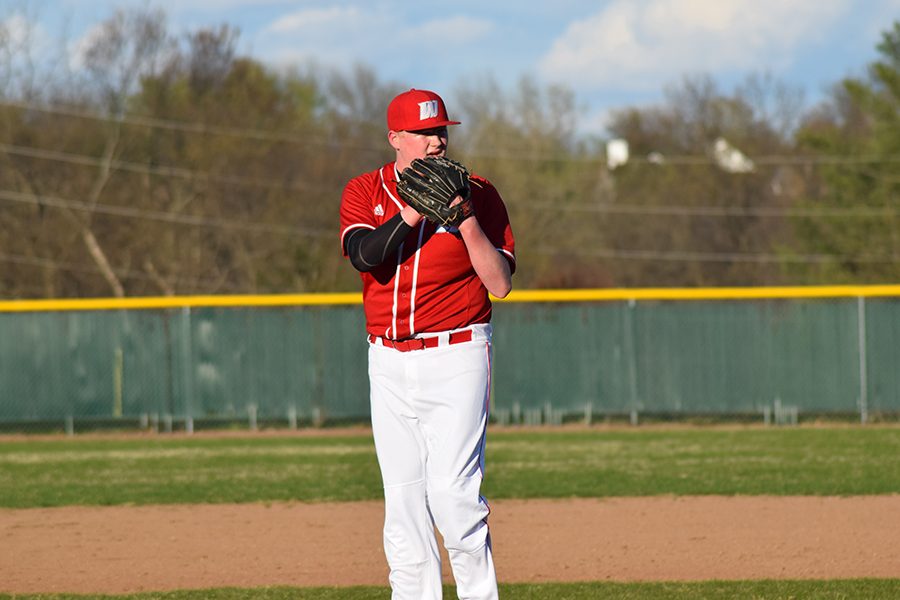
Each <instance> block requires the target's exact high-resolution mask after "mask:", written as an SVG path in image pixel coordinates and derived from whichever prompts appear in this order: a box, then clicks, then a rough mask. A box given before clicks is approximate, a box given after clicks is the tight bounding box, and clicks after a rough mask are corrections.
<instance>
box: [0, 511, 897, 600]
mask: <svg viewBox="0 0 900 600" xmlns="http://www.w3.org/2000/svg"><path fill="white" fill-rule="evenodd" d="M381 518H382V506H381V503H378V502H356V503H344V504H299V503H271V504H240V505H236V504H226V505H176V506H140V507H96V508H94V507H90V508H88V507H66V508H52V509H27V510H9V509H3V510H0V591H2V592H12V593H30V592H75V593H90V592H96V593H127V592H136V591H148V590H159V591H162V590H171V589H195V588H209V587H222V586H239V587H258V586H267V585H291V586H317V585H359V584H373V585H386V583H387V570H386V567H385V564H384V556H383V554H382V550H381V533H380V528H381ZM491 531H492V535H493V539H494V547H495V557H496V563H497V573H498V576H499V578H500V580H501V581H503V582H540V581H592V580H615V581H639V580H640V581H647V580H705V579H761V578H790V579H833V578H846V577H900V545H898V544H897V540H898V539H900V496H896V495H895V496H867V497H848V498H835V497H827V498H818V497H715V496H708V497H707V496H703V497H654V498H614V499H605V500H593V499H587V500H553V501H551V500H505V501H496V502H493V503H492V514H491ZM444 562H445V564H446V559H445V561H444ZM445 574H446V569H445ZM448 581H449V579H448Z"/></svg>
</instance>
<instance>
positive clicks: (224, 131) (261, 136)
mask: <svg viewBox="0 0 900 600" xmlns="http://www.w3.org/2000/svg"><path fill="white" fill-rule="evenodd" d="M0 106H9V107H12V108H20V109H22V110H29V111H34V112H42V113H47V114H53V115H63V116H67V117H77V118H79V119H88V120H92V121H103V122H105V123H120V124H123V125H137V126H140V127H147V128H154V129H166V130H169V131H183V132H186V133H197V134H204V135H218V136H223V137H233V138H238V139H253V140H261V141H270V142H286V143H290V144H297V145H300V146H334V145H340V146H343V147H345V148H349V149H352V150H368V151H374V150H376V148H375V147H372V146H358V145H350V144H341V143H337V142H335V141H333V140H330V139H326V138H324V137H318V138H314V137H312V136H310V135H306V134H304V135H295V134H287V133H279V132H275V131H269V130H266V129H251V128H242V127H223V126H220V125H209V124H206V123H197V122H191V121H177V120H174V119H161V118H158V117H141V116H136V115H118V116H112V115H103V114H100V113H96V112H91V111H87V110H82V109H76V108H67V107H64V106H60V105H56V106H38V105H35V104H29V103H27V102H16V101H14V100H5V101H2V102H0ZM377 150H378V151H383V150H384V148H382V147H378V148H377Z"/></svg>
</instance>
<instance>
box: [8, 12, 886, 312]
mask: <svg viewBox="0 0 900 600" xmlns="http://www.w3.org/2000/svg"><path fill="white" fill-rule="evenodd" d="M237 40H238V33H237V31H236V30H235V29H234V28H232V27H230V26H227V25H221V26H217V27H211V28H201V29H198V30H195V31H192V32H189V33H187V34H185V35H180V36H177V35H174V34H173V33H172V32H171V31H170V28H169V25H168V23H167V20H166V17H165V14H164V13H162V12H160V11H155V10H147V9H140V10H128V11H117V12H115V13H114V14H113V15H112V16H111V17H110V18H109V19H108V20H106V21H105V22H103V23H102V25H101V27H100V28H99V29H98V30H97V33H96V35H94V36H92V37H91V38H90V41H89V42H88V43H87V44H86V45H85V46H84V47H83V48H82V49H81V52H80V54H79V56H78V60H80V61H81V64H79V65H77V66H76V67H73V66H71V65H69V64H65V61H63V60H60V61H58V62H56V63H54V62H52V61H48V60H46V59H43V60H41V61H38V60H34V56H33V53H34V52H35V50H34V48H33V46H31V45H29V40H28V39H27V38H26V39H24V40H23V39H21V36H20V37H18V38H17V37H15V36H11V35H6V34H4V31H3V30H2V29H0V297H3V298H64V297H98V296H142V295H173V294H224V293H298V292H325V291H351V290H356V289H358V280H357V276H356V274H355V272H354V271H353V269H352V268H351V267H350V265H349V264H348V263H347V261H345V260H343V259H342V258H341V256H340V247H339V241H338V239H339V238H338V234H339V232H338V217H337V214H338V207H339V202H340V194H341V190H342V188H343V186H344V184H345V183H346V182H347V180H349V179H350V178H351V177H353V176H355V175H357V174H359V173H362V172H364V171H368V170H372V169H374V168H376V167H377V166H379V165H381V164H383V163H385V162H387V161H389V160H391V152H390V148H389V146H388V145H387V143H386V131H385V125H384V110H385V107H386V106H387V103H388V102H389V100H390V99H391V98H392V97H393V96H394V95H395V94H396V93H399V92H400V91H403V90H405V89H408V88H409V87H411V86H414V85H415V82H394V81H381V80H380V79H379V78H378V76H377V74H376V73H375V72H374V71H373V70H372V69H371V68H368V67H365V66H358V67H356V68H355V69H353V70H352V71H350V72H343V73H342V72H337V71H328V70H324V69H317V68H313V67H307V68H304V69H296V70H294V71H290V72H286V71H283V70H281V71H280V70H276V69H273V68H271V67H269V66H267V65H265V64H263V63H261V62H260V61H258V60H255V59H253V58H252V57H249V56H241V55H239V54H238V52H237V51H236V47H237ZM877 50H878V53H879V59H878V60H877V61H875V62H874V63H872V64H871V65H868V66H867V70H866V73H865V75H864V76H861V77H858V78H848V79H846V80H844V81H840V82H836V83H835V85H834V87H833V89H832V91H831V93H830V95H829V97H828V99H827V100H826V101H825V102H823V103H821V104H820V105H818V106H815V107H813V108H807V107H805V106H804V105H803V102H802V98H801V96H800V93H799V92H798V91H797V90H795V89H793V88H791V86H790V85H789V84H787V83H785V82H781V81H778V80H776V79H774V78H772V77H768V76H762V75H750V76H748V77H747V79H746V80H745V81H744V83H743V84H742V85H739V86H737V87H736V88H735V89H734V90H731V91H728V92H725V91H722V90H720V89H719V87H718V86H717V85H716V83H715V82H714V81H713V80H712V79H710V78H708V77H693V78H685V79H684V80H682V81H680V82H678V83H676V84H674V85H672V86H671V87H670V88H669V89H668V90H667V92H666V95H665V100H664V101H663V102H662V103H660V104H659V105H657V106H653V107H633V108H626V109H623V110H619V111H616V112H615V113H614V114H613V115H612V116H611V118H610V122H609V126H608V130H609V132H610V136H611V137H615V138H621V139H623V140H627V142H628V147H629V159H628V161H627V162H625V163H624V164H619V165H612V164H611V163H610V162H609V161H608V158H609V157H608V156H607V151H606V143H605V142H606V140H603V139H600V138H598V137H589V136H584V135H581V132H580V123H579V111H580V107H579V106H578V103H577V100H576V98H575V96H574V94H573V93H572V91H571V90H568V89H566V88H563V87H559V86H541V85H540V84H538V83H536V82H535V81H534V80H533V79H531V78H528V77H523V78H522V79H521V80H520V81H519V83H518V85H517V86H515V87H514V88H512V89H505V88H502V87H501V86H500V85H499V84H498V83H497V82H496V81H494V80H492V79H491V78H489V77H484V78H482V79H481V80H478V81H469V82H466V83H461V84H459V85H458V86H457V87H456V89H454V90H441V91H442V93H443V94H444V96H445V98H446V99H447V100H448V104H449V106H450V109H451V113H452V115H453V116H454V118H458V119H459V120H461V121H463V125H461V126H459V127H457V128H454V129H453V131H452V138H451V142H450V147H451V154H452V155H453V156H454V157H455V158H457V159H459V160H461V161H462V162H464V163H466V164H467V165H469V166H470V168H471V169H472V170H473V171H475V172H478V173H480V174H483V175H485V176H487V177H488V178H489V179H491V180H492V181H493V182H494V183H495V184H496V185H497V187H498V189H499V190H500V191H501V193H502V195H503V197H504V200H505V201H506V203H507V205H508V207H509V210H510V215H511V219H512V223H513V228H514V231H515V233H516V238H517V255H518V264H519V270H518V273H517V275H516V282H515V285H516V287H518V288H520V289H523V288H556V287H611V286H615V287H669V286H726V285H748V286H750V285H788V284H790V285H793V284H798V285H802V284H835V283H859V284H865V283H891V282H896V281H897V280H898V275H900V240H898V236H900V231H898V224H900V223H898V217H897V211H898V208H900V199H898V190H900V176H898V175H897V173H900V169H898V165H900V22H897V23H894V24H893V26H892V27H891V28H889V29H888V30H886V31H885V32H884V34H883V37H882V41H881V43H880V44H879V45H878V47H877ZM69 60H71V57H69ZM510 108H512V110H510ZM717 140H727V143H728V144H729V145H730V146H731V147H733V148H737V149H740V152H742V153H743V154H744V155H745V156H746V157H747V158H748V159H749V160H750V161H752V164H751V167H749V168H745V169H728V168H723V165H722V163H721V161H718V160H717V157H716V155H715V152H716V151H717V150H716V149H715V148H716V146H715V142H716V141H717Z"/></svg>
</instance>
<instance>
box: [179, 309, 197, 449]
mask: <svg viewBox="0 0 900 600" xmlns="http://www.w3.org/2000/svg"><path fill="white" fill-rule="evenodd" d="M192 346H193V344H192V343H191V307H190V306H185V307H184V308H182V309H181V360H182V365H181V373H182V378H181V379H182V384H181V385H182V390H181V393H182V394H183V396H184V422H185V429H186V430H188V431H187V433H193V430H194V427H193V425H194V419H193V415H194V356H193V353H192V352H191V347H192Z"/></svg>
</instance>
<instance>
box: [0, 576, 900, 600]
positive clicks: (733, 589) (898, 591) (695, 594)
mask: <svg viewBox="0 0 900 600" xmlns="http://www.w3.org/2000/svg"><path fill="white" fill-rule="evenodd" d="M500 596H501V597H502V598H504V599H505V600H664V599H666V600H668V599H679V600H687V599H702V600H733V599H735V598H747V599H762V598H765V599H766V600H797V599H800V598H803V599H811V600H846V599H849V598H865V599H871V598H885V599H887V598H898V597H900V580H877V579H848V580H836V581H704V582H697V583H562V584H537V585H526V584H513V585H501V586H500ZM390 597H391V593H390V590H388V589H387V588H378V587H353V588H285V587H276V588H257V589H252V590H246V589H221V590H200V591H184V592H168V593H142V594H130V595H126V596H101V595H90V596H84V595H73V594H21V595H20V594H16V595H6V594H0V600H88V599H89V600H100V599H103V600H125V599H128V600H389V599H390ZM444 598H447V599H450V598H456V595H455V594H454V593H453V589H452V588H451V587H449V586H446V587H445V588H444Z"/></svg>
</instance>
